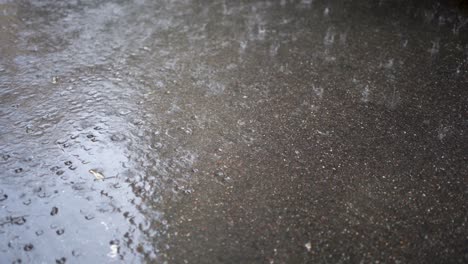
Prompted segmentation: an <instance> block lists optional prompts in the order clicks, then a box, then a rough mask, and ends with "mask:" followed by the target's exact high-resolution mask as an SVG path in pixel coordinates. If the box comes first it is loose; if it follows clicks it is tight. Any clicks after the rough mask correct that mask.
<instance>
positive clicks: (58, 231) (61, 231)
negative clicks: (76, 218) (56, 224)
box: [55, 228, 65, 236]
mask: <svg viewBox="0 0 468 264" xmlns="http://www.w3.org/2000/svg"><path fill="white" fill-rule="evenodd" d="M55 233H57V235H59V236H61V235H63V233H65V229H63V228H61V229H58V230H57V231H55Z"/></svg>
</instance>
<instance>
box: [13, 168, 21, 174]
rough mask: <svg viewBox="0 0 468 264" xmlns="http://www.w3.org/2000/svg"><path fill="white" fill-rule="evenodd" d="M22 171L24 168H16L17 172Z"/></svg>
mask: <svg viewBox="0 0 468 264" xmlns="http://www.w3.org/2000/svg"><path fill="white" fill-rule="evenodd" d="M21 172H23V168H17V169H15V173H21Z"/></svg>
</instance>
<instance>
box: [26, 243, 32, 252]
mask: <svg viewBox="0 0 468 264" xmlns="http://www.w3.org/2000/svg"><path fill="white" fill-rule="evenodd" d="M33 248H34V246H33V244H26V245H24V251H31V250H32V249H33Z"/></svg>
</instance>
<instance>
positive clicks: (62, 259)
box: [55, 258, 67, 264]
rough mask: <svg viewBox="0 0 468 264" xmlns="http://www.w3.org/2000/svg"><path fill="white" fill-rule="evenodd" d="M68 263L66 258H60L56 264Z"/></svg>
mask: <svg viewBox="0 0 468 264" xmlns="http://www.w3.org/2000/svg"><path fill="white" fill-rule="evenodd" d="M66 262H67V259H66V258H59V259H56V260H55V263H57V264H65V263H66Z"/></svg>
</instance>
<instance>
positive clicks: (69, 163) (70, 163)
mask: <svg viewBox="0 0 468 264" xmlns="http://www.w3.org/2000/svg"><path fill="white" fill-rule="evenodd" d="M64 164H65V165H67V166H70V165H72V162H71V161H69V160H67V161H65V162H64Z"/></svg>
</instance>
